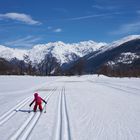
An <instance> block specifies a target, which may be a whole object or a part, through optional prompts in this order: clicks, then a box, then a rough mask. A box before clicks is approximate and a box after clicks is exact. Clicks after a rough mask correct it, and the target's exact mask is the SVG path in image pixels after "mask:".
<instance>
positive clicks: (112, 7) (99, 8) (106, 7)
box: [92, 5, 117, 10]
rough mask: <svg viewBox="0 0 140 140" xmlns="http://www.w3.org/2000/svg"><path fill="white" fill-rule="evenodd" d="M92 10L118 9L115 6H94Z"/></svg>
mask: <svg viewBox="0 0 140 140" xmlns="http://www.w3.org/2000/svg"><path fill="white" fill-rule="evenodd" d="M92 8H95V9H98V10H114V9H117V7H115V6H102V5H92Z"/></svg>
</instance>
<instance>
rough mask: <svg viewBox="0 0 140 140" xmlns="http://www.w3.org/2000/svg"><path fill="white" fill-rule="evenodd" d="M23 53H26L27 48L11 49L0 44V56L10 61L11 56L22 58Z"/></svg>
mask: <svg viewBox="0 0 140 140" xmlns="http://www.w3.org/2000/svg"><path fill="white" fill-rule="evenodd" d="M24 55H27V50H21V49H13V48H8V47H6V46H3V45H0V58H4V59H6V60H8V61H10V60H11V59H12V58H17V59H19V60H23V58H24Z"/></svg>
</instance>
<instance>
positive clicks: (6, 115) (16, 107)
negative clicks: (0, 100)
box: [0, 97, 32, 126]
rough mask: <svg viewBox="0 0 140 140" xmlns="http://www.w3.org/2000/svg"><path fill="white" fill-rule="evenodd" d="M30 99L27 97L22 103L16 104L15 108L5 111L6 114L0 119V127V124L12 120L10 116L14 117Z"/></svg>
mask: <svg viewBox="0 0 140 140" xmlns="http://www.w3.org/2000/svg"><path fill="white" fill-rule="evenodd" d="M31 98H32V97H27V98H25V99H24V100H23V101H22V102H20V103H18V104H17V105H16V106H14V107H13V108H11V109H10V110H9V111H7V112H6V113H4V114H3V115H2V116H1V117H0V126H1V125H2V124H4V123H5V122H7V121H8V120H9V119H10V118H12V116H14V115H15V113H16V112H17V111H18V110H19V109H20V108H22V107H23V106H25V105H26V104H27V103H28V102H29V101H30V100H31Z"/></svg>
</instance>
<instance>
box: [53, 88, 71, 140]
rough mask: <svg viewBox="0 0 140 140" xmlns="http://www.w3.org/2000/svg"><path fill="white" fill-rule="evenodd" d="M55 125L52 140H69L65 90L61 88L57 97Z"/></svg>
mask: <svg viewBox="0 0 140 140" xmlns="http://www.w3.org/2000/svg"><path fill="white" fill-rule="evenodd" d="M57 116H58V118H57V123H56V130H55V137H54V140H71V135H70V126H69V118H68V112H67V105H66V96H65V88H64V87H63V88H62V90H61V92H60V95H59V103H58V112H57Z"/></svg>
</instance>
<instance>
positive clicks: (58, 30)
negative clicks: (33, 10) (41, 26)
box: [53, 28, 62, 33]
mask: <svg viewBox="0 0 140 140" xmlns="http://www.w3.org/2000/svg"><path fill="white" fill-rule="evenodd" d="M53 32H56V33H60V32H62V29H61V28H57V29H54V30H53Z"/></svg>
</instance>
